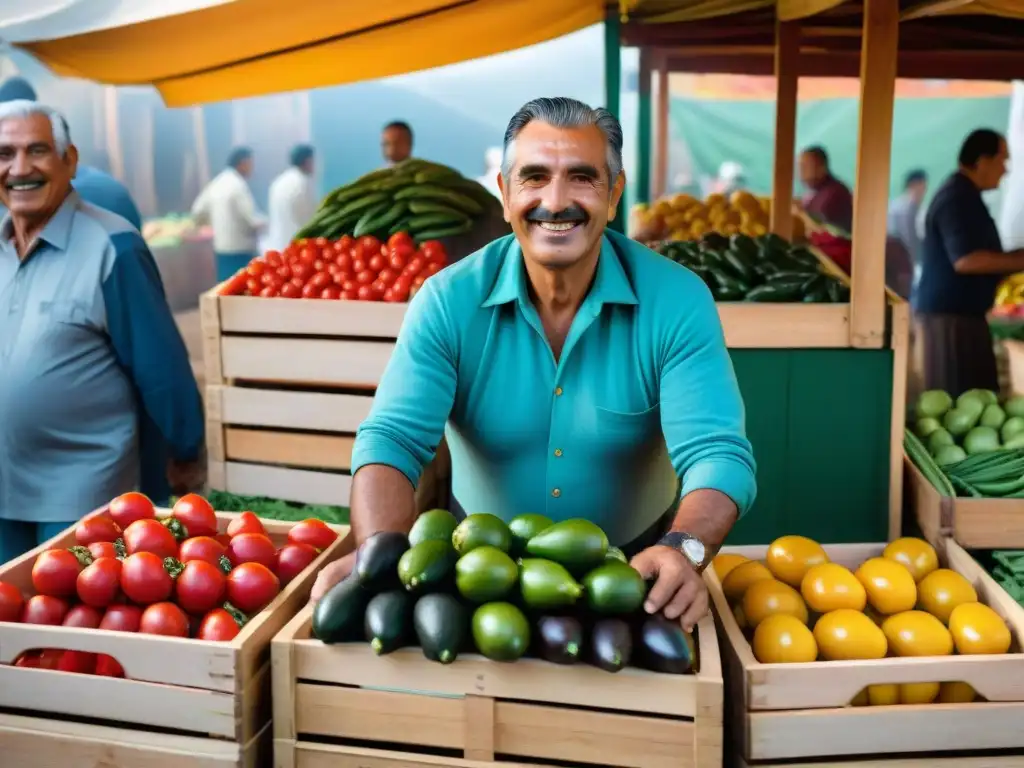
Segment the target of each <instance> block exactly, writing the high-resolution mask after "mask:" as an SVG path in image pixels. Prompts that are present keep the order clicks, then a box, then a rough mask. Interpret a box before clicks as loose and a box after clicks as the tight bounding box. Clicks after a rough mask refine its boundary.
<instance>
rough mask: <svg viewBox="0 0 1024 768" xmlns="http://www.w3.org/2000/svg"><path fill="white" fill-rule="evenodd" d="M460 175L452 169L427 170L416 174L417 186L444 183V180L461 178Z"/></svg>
mask: <svg viewBox="0 0 1024 768" xmlns="http://www.w3.org/2000/svg"><path fill="white" fill-rule="evenodd" d="M461 176H462V174H460V173H459V172H458V171H456V170H455V169H454V168H428V169H425V170H422V171H417V172H416V183H417V184H435V183H437V182H440V183H442V184H443V183H444V182H445V180H446V179H451V178H461Z"/></svg>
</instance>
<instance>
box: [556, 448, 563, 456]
mask: <svg viewBox="0 0 1024 768" xmlns="http://www.w3.org/2000/svg"><path fill="white" fill-rule="evenodd" d="M561 455H562V449H561V448H555V456H561Z"/></svg>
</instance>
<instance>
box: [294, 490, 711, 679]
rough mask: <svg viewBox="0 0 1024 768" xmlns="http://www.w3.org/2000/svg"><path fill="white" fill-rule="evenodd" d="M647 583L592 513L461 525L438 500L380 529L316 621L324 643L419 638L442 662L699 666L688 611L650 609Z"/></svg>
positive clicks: (317, 611)
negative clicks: (668, 613)
mask: <svg viewBox="0 0 1024 768" xmlns="http://www.w3.org/2000/svg"><path fill="white" fill-rule="evenodd" d="M647 589H648V584H647V582H645V580H644V579H643V578H642V577H641V576H640V574H639V572H637V571H636V570H635V569H633V568H632V567H631V566H630V565H629V564H628V563H627V562H626V559H625V557H624V556H623V554H622V553H621V552H620V551H619V550H617V549H616V548H615V547H611V546H609V545H608V537H607V536H606V535H605V533H604V531H602V530H601V528H599V527H598V526H596V525H594V524H593V523H591V522H589V521H587V520H578V519H574V520H565V521H562V522H559V523H553V522H552V521H551V520H550V519H548V518H547V517H544V516H543V515H532V514H527V515H520V516H519V517H516V518H515V519H513V520H512V521H511V522H510V523H509V524H508V525H506V524H505V523H504V522H503V521H502V520H501V519H500V518H498V517H496V516H494V515H489V514H475V515H469V516H468V517H466V518H465V519H464V520H463V521H462V522H461V523H460V522H457V521H456V519H455V517H454V516H453V515H452V514H451V513H449V512H448V511H446V510H441V509H436V510H431V511H429V512H426V513H424V514H422V515H420V517H419V518H417V520H416V523H415V525H414V526H413V528H412V530H411V531H410V532H409V535H408V536H406V535H405V534H402V533H390V532H388V533H378V534H375V535H374V536H371V537H370V538H368V539H367V540H366V541H365V542H364V543H363V544H362V546H361V547H360V548H359V550H358V551H357V553H356V563H355V568H354V570H353V572H352V574H351V575H350V576H349V577H348V578H346V579H345V580H343V581H341V582H339V583H338V584H337V585H335V586H334V587H333V588H332V589H331V590H330V591H328V592H327V594H325V595H324V596H323V598H321V599H320V601H319V602H318V603H317V605H316V607H315V608H314V611H313V624H312V628H313V634H314V635H315V636H316V637H317V638H319V639H320V640H321V641H323V642H324V643H340V642H360V641H365V642H368V643H369V644H370V647H371V648H372V649H373V651H374V652H375V653H377V654H387V653H391V652H392V651H395V650H397V649H399V648H402V647H404V646H409V645H418V646H419V647H420V648H421V649H422V651H423V655H424V656H425V657H426V658H428V659H430V660H432V661H436V662H439V663H441V664H451V663H452V662H454V661H455V660H456V658H457V657H458V655H459V654H460V653H461V652H463V651H476V652H478V653H480V654H482V655H483V656H485V657H486V658H488V659H491V660H493V661H505V662H511V661H516V660H517V659H519V658H521V657H523V656H524V655H527V654H530V655H534V656H537V657H539V658H541V659H545V660H547V661H550V662H553V663H556V664H573V663H576V662H577V661H582V662H587V663H590V664H593V665H594V666H597V667H599V668H600V669H603V670H607V671H608V672H618V671H619V670H621V669H623V668H624V667H626V666H628V665H630V664H633V665H638V666H642V667H645V668H647V669H651V670H654V671H658V672H664V673H670V674H685V673H687V672H690V671H692V670H693V669H694V667H695V665H696V662H697V658H696V653H697V652H696V645H695V643H694V640H693V638H692V636H691V635H689V634H687V633H686V632H684V631H683V630H682V627H681V626H680V625H679V622H678V621H668V620H667V619H664V618H662V617H660V616H649V615H647V614H645V613H644V612H643V609H642V605H643V602H644V598H645V597H646V595H647Z"/></svg>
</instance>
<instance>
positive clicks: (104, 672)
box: [96, 653, 124, 677]
mask: <svg viewBox="0 0 1024 768" xmlns="http://www.w3.org/2000/svg"><path fill="white" fill-rule="evenodd" d="M96 674H97V675H99V676H100V677H124V667H122V666H121V663H120V662H119V661H118V660H117V659H115V658H114V657H113V656H108V655H107V654H105V653H101V654H99V655H98V656H97V657H96Z"/></svg>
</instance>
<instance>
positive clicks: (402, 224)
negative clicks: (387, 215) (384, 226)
mask: <svg viewBox="0 0 1024 768" xmlns="http://www.w3.org/2000/svg"><path fill="white" fill-rule="evenodd" d="M408 231H409V217H408V216H402V217H401V218H400V219H399V220H398V221H396V222H395V223H394V224H392V225H391V229H389V230H388V237H391V235H397V234H398V233H399V232H408Z"/></svg>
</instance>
